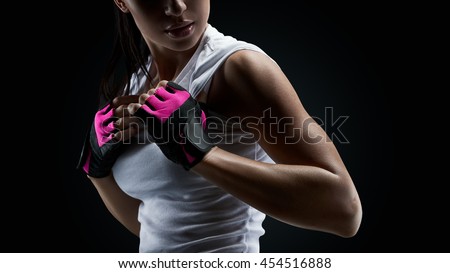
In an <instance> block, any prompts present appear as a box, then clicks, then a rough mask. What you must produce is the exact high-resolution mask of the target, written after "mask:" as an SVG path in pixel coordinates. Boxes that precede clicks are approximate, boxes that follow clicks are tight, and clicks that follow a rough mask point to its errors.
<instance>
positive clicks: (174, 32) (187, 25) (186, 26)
mask: <svg viewBox="0 0 450 273" xmlns="http://www.w3.org/2000/svg"><path fill="white" fill-rule="evenodd" d="M193 29H194V22H192V21H185V22H181V23H179V24H174V25H171V26H169V27H168V28H166V30H165V32H166V33H167V34H168V35H169V36H171V37H173V38H183V37H186V36H188V35H189V34H191V33H192V32H193Z"/></svg>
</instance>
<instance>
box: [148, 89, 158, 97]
mask: <svg viewBox="0 0 450 273" xmlns="http://www.w3.org/2000/svg"><path fill="white" fill-rule="evenodd" d="M157 88H158V87H156V88H151V89H150V90H148V91H147V95H149V96H151V95H153V94H155V92H156V89H157Z"/></svg>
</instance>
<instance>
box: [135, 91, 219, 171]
mask: <svg viewBox="0 0 450 273" xmlns="http://www.w3.org/2000/svg"><path fill="white" fill-rule="evenodd" d="M135 116H138V117H140V118H142V119H143V120H144V122H145V124H146V125H147V129H148V132H149V135H150V137H151V138H152V140H153V141H154V142H155V143H156V144H157V145H158V146H159V148H160V149H161V151H162V152H163V153H164V155H165V156H166V157H167V158H168V159H170V160H171V161H173V162H175V163H177V164H180V165H182V166H183V167H184V169H186V170H190V169H191V168H192V167H193V166H195V165H196V164H197V163H198V162H200V161H201V160H202V159H203V156H204V155H205V154H206V153H208V152H209V151H210V150H211V149H212V148H213V147H214V145H213V144H212V141H211V139H210V138H209V136H208V134H207V131H206V130H207V128H206V127H207V126H206V115H205V113H204V112H203V110H202V109H201V108H200V105H199V103H198V102H197V101H196V100H195V99H194V98H192V96H191V95H190V94H189V92H188V91H186V90H185V89H184V88H183V87H181V86H179V85H178V84H176V83H174V82H168V83H167V85H166V86H165V87H159V88H158V89H156V91H155V93H154V94H153V95H151V96H150V97H148V98H147V100H146V101H145V103H144V104H143V105H142V106H141V107H140V108H139V109H138V110H137V111H136V113H135Z"/></svg>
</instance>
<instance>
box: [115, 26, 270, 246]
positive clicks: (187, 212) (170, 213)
mask: <svg viewBox="0 0 450 273" xmlns="http://www.w3.org/2000/svg"><path fill="white" fill-rule="evenodd" d="M241 49H250V50H255V51H259V52H263V51H262V50H261V49H260V48H258V47H256V46H255V45H252V44H249V43H246V42H243V41H238V40H236V39H235V38H233V37H230V36H224V35H223V34H222V33H220V32H218V31H217V30H216V29H215V28H213V27H212V26H211V25H208V27H207V29H206V31H205V34H204V36H203V38H202V41H201V44H200V45H199V47H198V49H197V51H196V52H195V53H194V55H193V56H192V58H191V60H190V61H189V62H188V63H187V65H186V66H185V67H184V69H183V70H182V72H181V73H180V74H179V75H178V77H177V78H176V79H175V82H177V83H178V84H180V85H181V86H183V87H185V88H186V89H187V90H189V92H190V93H191V94H192V96H193V97H196V96H197V95H198V94H199V93H200V91H204V92H207V91H208V88H209V83H210V82H211V79H212V76H213V74H214V72H215V71H216V70H217V68H218V67H219V66H220V65H221V64H222V63H223V62H224V61H225V60H226V58H227V57H228V56H230V55H231V54H232V53H234V52H236V51H237V50H241ZM150 65H151V60H150V61H149V64H148V69H149V68H150ZM144 83H145V77H144V73H142V71H138V72H137V73H136V74H135V75H134V77H133V78H132V82H131V86H130V87H131V90H132V93H133V94H137V93H139V92H142V91H143V88H144ZM208 120H209V119H208ZM218 124H219V125H218V126H217V132H216V133H217V136H219V138H220V139H221V141H220V142H218V143H217V146H218V147H220V148H222V149H224V150H227V151H230V152H233V153H235V154H238V155H241V156H244V157H247V158H250V159H254V160H258V161H264V162H271V163H273V161H272V160H271V159H270V157H269V156H268V155H267V154H266V153H265V151H264V150H263V149H262V148H261V147H260V146H259V145H258V144H257V143H255V142H250V143H249V144H243V143H242V141H239V140H240V139H241V140H242V137H245V136H246V135H245V134H244V133H243V132H242V131H237V130H232V128H229V127H228V128H226V127H223V126H220V124H221V122H218ZM222 124H223V123H222ZM231 131H233V134H230V132H231ZM247 137H248V135H247ZM147 139H148V138H147V137H146V135H145V133H143V134H141V135H140V137H139V143H136V144H132V145H131V147H129V149H127V150H126V151H125V152H124V153H123V154H122V155H121V156H120V157H119V158H118V160H117V161H116V163H115V165H114V167H113V174H114V177H115V179H116V181H117V183H118V185H119V187H120V188H121V189H122V190H123V191H124V192H126V193H127V194H129V195H130V196H132V197H134V198H136V199H139V200H141V201H142V203H141V205H140V207H139V214H138V220H139V222H140V224H141V229H140V245H139V252H153V253H161V252H172V253H175V252H190V253H194V252H254V253H255V252H259V237H260V236H262V235H263V234H264V229H263V227H262V223H263V220H264V218H265V214H263V213H261V212H260V211H258V210H256V209H254V208H253V207H251V206H249V205H247V204H246V203H244V202H242V201H240V200H239V199H237V198H235V197H233V196H232V195H230V194H228V193H227V192H225V191H223V190H222V189H221V188H219V187H217V186H215V185H214V184H213V183H211V182H209V181H207V180H206V179H204V178H203V177H202V176H199V175H197V174H195V173H193V172H188V171H186V170H184V169H183V167H181V166H179V165H177V164H175V163H173V162H172V161H170V160H168V159H167V158H166V157H165V156H164V154H163V153H162V152H161V151H160V149H159V148H158V146H156V145H155V144H154V143H151V142H150V141H148V140H147ZM247 142H248V141H247Z"/></svg>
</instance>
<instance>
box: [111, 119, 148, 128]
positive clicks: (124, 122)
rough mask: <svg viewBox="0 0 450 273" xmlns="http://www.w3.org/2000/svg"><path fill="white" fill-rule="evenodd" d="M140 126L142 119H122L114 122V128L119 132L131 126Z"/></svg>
mask: <svg viewBox="0 0 450 273" xmlns="http://www.w3.org/2000/svg"><path fill="white" fill-rule="evenodd" d="M140 125H142V119H140V118H138V117H123V118H119V119H118V120H117V121H116V122H114V127H115V128H116V129H119V130H125V129H128V128H130V127H131V126H138V127H139V126H140Z"/></svg>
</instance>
